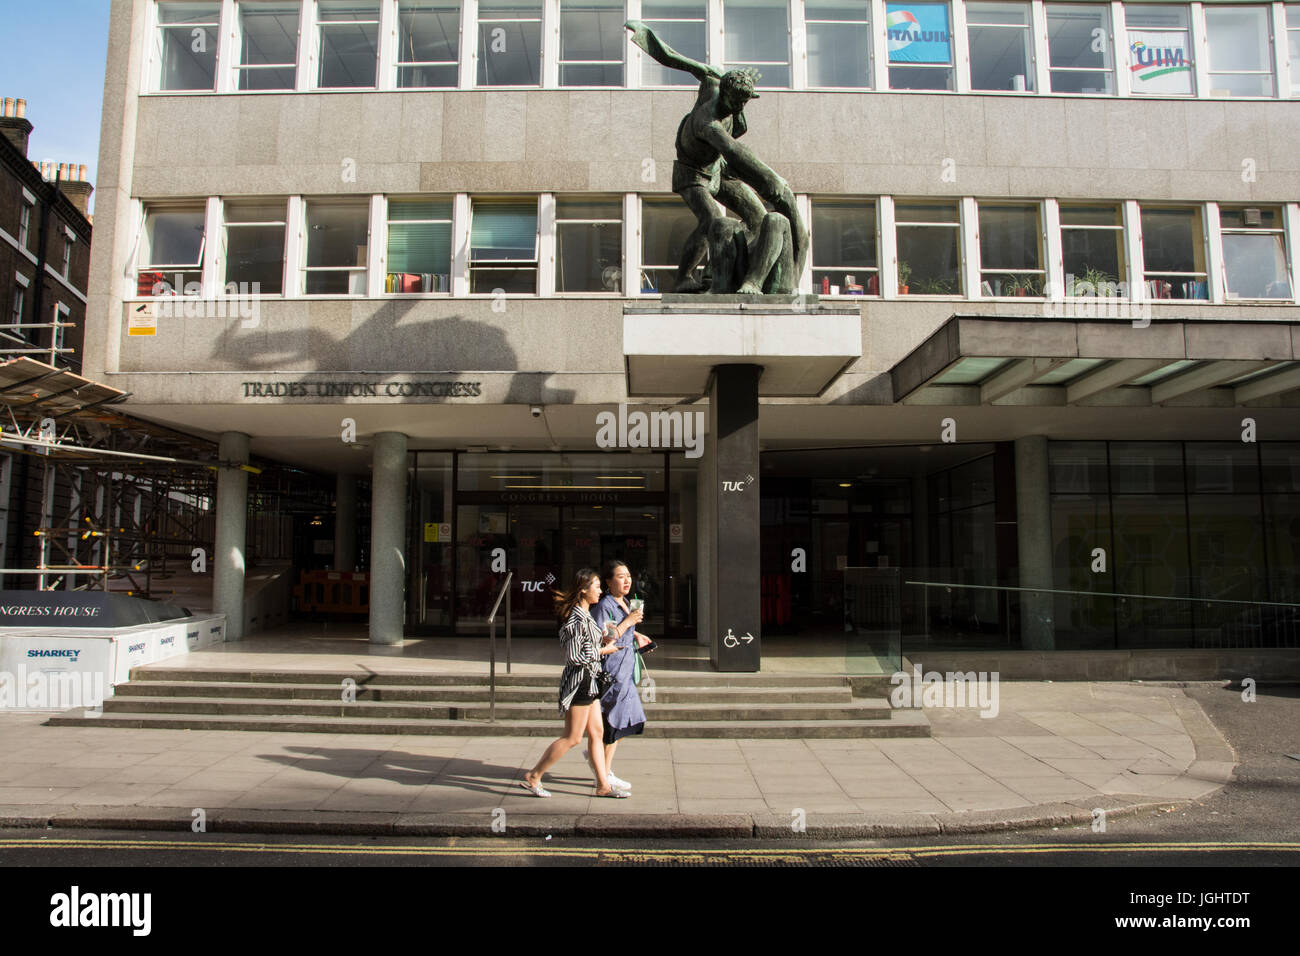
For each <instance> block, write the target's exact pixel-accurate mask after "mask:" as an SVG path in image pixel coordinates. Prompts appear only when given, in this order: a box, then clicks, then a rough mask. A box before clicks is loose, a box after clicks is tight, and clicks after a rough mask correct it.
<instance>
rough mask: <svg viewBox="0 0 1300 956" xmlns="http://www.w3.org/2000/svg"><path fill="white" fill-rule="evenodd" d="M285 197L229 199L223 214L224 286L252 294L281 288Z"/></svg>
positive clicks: (282, 286) (271, 291) (271, 293)
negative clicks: (257, 200) (224, 238)
mask: <svg viewBox="0 0 1300 956" xmlns="http://www.w3.org/2000/svg"><path fill="white" fill-rule="evenodd" d="M284 211H285V204H284V200H278V201H276V202H228V203H226V206H225V216H226V254H225V261H226V279H225V281H226V286H227V287H229V286H230V284H231V283H235V284H236V285H243V286H246V289H245V288H241V289H239V290H238V291H239V292H240V294H243V293H244V292H245V291H248V292H251V293H252V294H253V295H257V294H259V293H261V294H262V295H279V294H280V293H282V292H283V291H284V224H285V221H286V220H285V212H284Z"/></svg>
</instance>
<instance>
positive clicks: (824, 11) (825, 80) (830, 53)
mask: <svg viewBox="0 0 1300 956" xmlns="http://www.w3.org/2000/svg"><path fill="white" fill-rule="evenodd" d="M804 23H805V29H806V30H807V36H808V85H809V86H810V87H812V88H814V89H868V88H870V86H871V4H870V3H869V2H866V0H809V2H808V3H807V4H806V5H805V7H804Z"/></svg>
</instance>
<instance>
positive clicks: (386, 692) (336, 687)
mask: <svg viewBox="0 0 1300 956" xmlns="http://www.w3.org/2000/svg"><path fill="white" fill-rule="evenodd" d="M557 684H558V682H550V681H548V682H546V683H538V684H536V685H527V686H525V685H512V686H507V687H500V686H499V687H497V703H498V704H501V703H512V704H516V703H547V702H550V703H551V704H554V702H555V696H556V692H557V690H558V686H557ZM850 690H851V689H850V688H849V687H848V685H843V686H840V687H825V688H822V687H811V688H804V687H768V686H759V687H686V686H679V685H675V684H667V685H665V684H661V683H659V682H658V681H656V682H655V692H654V695H655V702H656V703H661V704H689V703H699V704H714V703H717V704H722V703H725V704H733V705H734V704H847V703H850V702H851V701H852V700H853V697H852V695H851V692H850ZM169 697H185V698H205V697H209V698H223V699H230V698H240V699H275V700H320V701H333V702H335V703H338V702H340V701H341V699H342V682H341V681H340V682H339V683H337V684H268V683H263V682H234V681H207V682H189V681H154V680H143V681H131V682H129V683H126V684H119V685H118V687H117V689H116V691H115V698H114V699H119V700H120V699H124V698H152V699H159V698H169ZM487 699H488V690H487V685H486V684H482V685H470V684H462V685H456V684H446V685H442V686H421V685H396V686H392V685H383V684H367V685H365V686H361V685H358V686H357V688H356V700H357V702H358V703H361V702H373V701H384V702H398V701H406V702H424V703H445V704H453V703H466V704H475V703H486V701H487Z"/></svg>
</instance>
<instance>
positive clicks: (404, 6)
mask: <svg viewBox="0 0 1300 956" xmlns="http://www.w3.org/2000/svg"><path fill="white" fill-rule="evenodd" d="M459 82H460V3H459V2H457V0H441V2H437V3H407V2H403V3H401V4H400V5H399V7H398V10H397V85H398V86H399V87H401V88H403V89H408V88H411V87H444V88H449V87H455V86H457V85H458V83H459Z"/></svg>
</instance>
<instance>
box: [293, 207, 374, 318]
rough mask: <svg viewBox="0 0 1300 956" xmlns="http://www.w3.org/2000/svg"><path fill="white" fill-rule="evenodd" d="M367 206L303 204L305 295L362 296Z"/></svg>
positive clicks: (367, 239)
mask: <svg viewBox="0 0 1300 956" xmlns="http://www.w3.org/2000/svg"><path fill="white" fill-rule="evenodd" d="M369 213H370V206H369V203H365V202H351V203H332V202H315V201H310V200H309V201H308V202H307V218H306V224H307V269H306V275H305V282H304V291H305V292H306V293H307V295H365V293H366V265H367V261H368V257H369V253H370V226H369Z"/></svg>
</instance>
